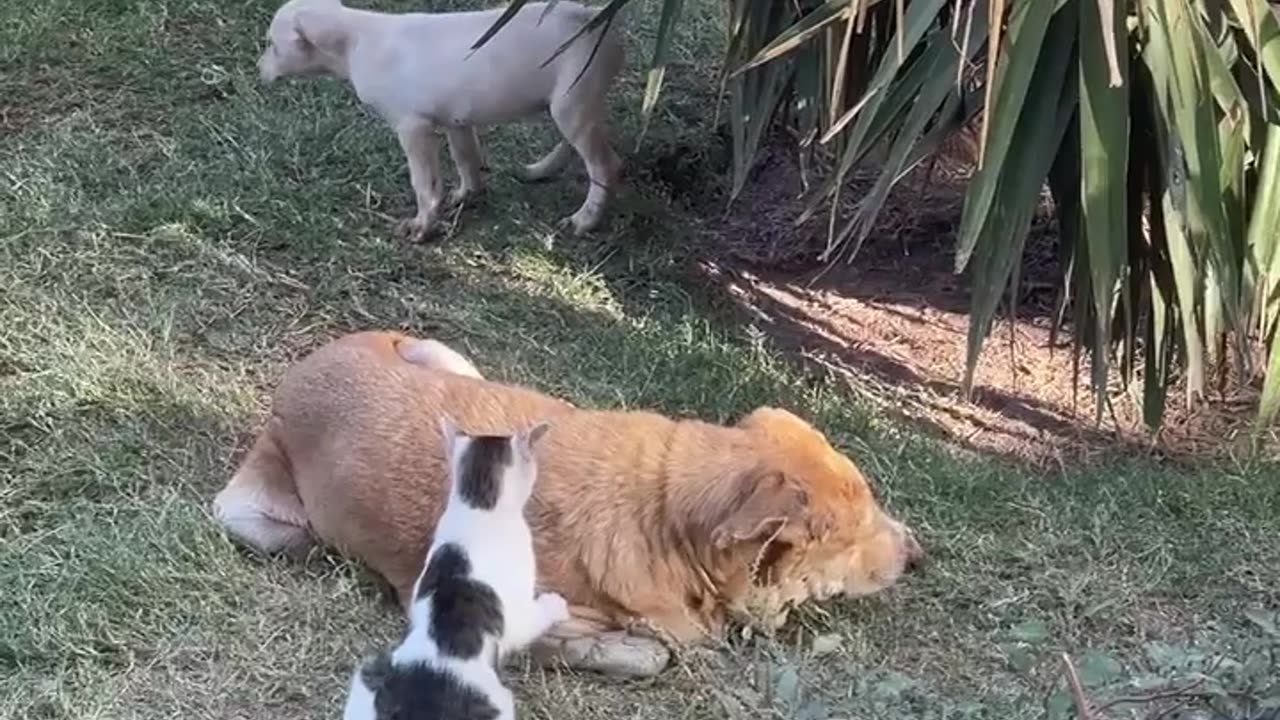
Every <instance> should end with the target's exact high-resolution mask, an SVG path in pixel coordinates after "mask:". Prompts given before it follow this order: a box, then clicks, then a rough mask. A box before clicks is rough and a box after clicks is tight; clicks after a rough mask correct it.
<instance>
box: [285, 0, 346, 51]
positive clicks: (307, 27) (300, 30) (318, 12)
mask: <svg viewBox="0 0 1280 720" xmlns="http://www.w3.org/2000/svg"><path fill="white" fill-rule="evenodd" d="M338 7H339V5H338V3H330V2H317V3H313V4H311V5H308V6H306V7H303V8H300V9H299V10H298V12H297V14H296V15H294V18H293V29H294V31H295V32H296V33H297V34H298V37H299V38H301V39H302V41H303V42H304V43H307V44H309V45H311V46H313V47H315V48H317V49H318V50H320V52H322V53H324V54H326V55H334V56H341V55H344V54H345V53H346V49H347V48H346V45H347V28H346V25H345V24H344V23H343V21H342V20H343V18H342V16H341V15H340V14H339V13H338V12H335V10H336V9H337V8H338Z"/></svg>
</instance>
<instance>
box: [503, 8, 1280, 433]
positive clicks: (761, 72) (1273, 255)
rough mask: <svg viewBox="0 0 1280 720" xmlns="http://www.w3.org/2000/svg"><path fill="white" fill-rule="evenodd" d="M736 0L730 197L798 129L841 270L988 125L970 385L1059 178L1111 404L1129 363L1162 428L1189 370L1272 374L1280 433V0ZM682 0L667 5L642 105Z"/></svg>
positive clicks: (729, 53) (1071, 281) (962, 253)
mask: <svg viewBox="0 0 1280 720" xmlns="http://www.w3.org/2000/svg"><path fill="white" fill-rule="evenodd" d="M525 2H526V0H512V3H511V6H510V7H511V8H512V9H513V10H514V9H515V8H518V7H520V6H521V5H523V4H524V3H525ZM627 2H629V0H610V2H609V3H608V4H607V5H605V6H604V7H603V8H602V10H601V12H600V13H599V15H598V16H597V17H596V20H595V21H594V22H595V23H596V24H602V23H606V22H611V21H612V20H613V18H614V16H615V15H616V14H617V12H618V11H619V10H620V9H621V8H622V7H623V6H624V5H626V4H627ZM724 2H725V5H726V8H727V11H728V12H727V20H728V23H729V25H728V28H729V35H728V37H729V41H728V47H727V48H726V56H725V60H724V67H725V75H724V78H725V85H726V88H725V89H726V90H727V95H728V102H729V108H728V109H729V112H728V119H729V121H730V125H731V128H732V134H733V138H734V155H735V162H734V178H733V190H734V193H735V194H736V193H737V192H738V191H739V190H740V189H741V188H742V186H743V184H744V183H745V181H746V178H747V172H748V170H749V169H750V166H751V162H752V159H753V158H754V156H755V153H756V151H757V149H758V147H759V144H760V141H761V138H762V136H763V134H764V132H765V130H766V128H767V127H768V126H769V125H770V124H771V123H772V122H774V121H776V120H777V119H778V118H779V117H781V116H784V115H785V118H786V121H787V122H789V123H791V124H792V125H793V126H794V129H795V130H796V131H798V134H799V136H800V137H802V138H804V139H806V141H809V142H812V143H815V144H816V145H817V146H818V147H821V148H823V149H824V150H825V151H826V152H827V153H828V154H829V157H830V158H831V163H830V165H831V168H830V171H829V172H828V173H827V176H826V177H825V178H824V182H823V183H821V184H820V186H819V187H817V188H816V189H815V190H814V191H813V193H812V195H811V198H810V204H809V208H808V210H807V211H806V214H808V213H813V212H819V211H822V210H823V208H827V209H828V211H829V212H830V213H831V225H830V235H829V238H828V247H827V251H826V256H827V257H828V258H834V257H836V256H837V255H842V256H844V257H846V258H847V257H851V256H852V255H853V254H854V253H856V252H857V250H858V248H859V247H860V246H861V244H862V242H863V241H864V240H865V239H866V237H867V234H868V233H869V232H870V230H871V228H872V225H873V223H874V221H875V219H876V217H877V215H878V214H879V212H880V210H881V208H882V207H883V205H884V202H885V200H886V198H887V196H888V194H889V191H890V190H891V189H892V187H893V186H894V184H895V183H896V182H897V181H898V180H899V179H900V178H901V177H902V176H903V175H904V174H905V173H906V172H907V171H908V170H910V169H912V168H913V167H914V166H916V165H917V164H919V163H920V162H922V161H923V160H925V159H926V158H928V157H930V156H931V155H932V154H933V153H934V152H935V151H936V150H937V149H938V147H939V145H940V144H941V143H942V142H943V140H944V139H946V138H947V136H948V135H949V134H951V133H952V132H954V131H955V130H956V129H957V128H960V127H962V126H967V125H970V124H971V123H975V124H976V127H978V128H979V132H978V137H979V142H978V145H979V161H978V168H977V169H976V171H975V172H974V174H973V176H972V178H971V179H970V181H969V185H968V188H967V191H966V197H965V206H964V213H963V217H962V219H961V225H960V230H959V234H958V238H957V248H956V271H957V272H960V271H963V270H965V269H966V268H967V269H969V270H970V271H971V273H972V278H973V288H974V291H973V298H972V313H971V319H970V331H969V361H968V370H967V372H966V382H965V387H966V388H968V387H969V386H970V384H971V382H972V376H973V369H974V367H975V365H976V361H977V358H978V354H979V352H980V351H981V349H982V344H983V341H984V340H985V338H986V337H987V335H988V333H989V331H990V328H991V324H992V319H993V317H994V315H995V313H996V311H997V308H998V306H999V304H1000V299H1001V297H1002V296H1003V295H1004V293H1005V292H1006V291H1009V292H1010V297H1011V298H1016V297H1017V285H1018V268H1019V264H1020V263H1019V261H1020V259H1021V256H1022V251H1023V246H1024V242H1025V240H1026V237H1027V234H1028V231H1029V229H1030V225H1031V221H1032V219H1033V216H1034V213H1035V210H1036V208H1037V206H1038V203H1039V202H1040V197H1041V191H1042V189H1043V188H1044V187H1045V186H1046V185H1047V186H1048V187H1049V189H1050V191H1051V192H1052V195H1053V198H1054V206H1055V209H1056V214H1057V220H1058V226H1059V231H1060V234H1059V246H1060V253H1059V254H1060V258H1061V260H1062V263H1061V267H1062V268H1063V277H1062V282H1061V286H1060V291H1059V295H1058V313H1057V316H1058V319H1059V321H1060V322H1059V325H1062V324H1063V323H1064V321H1065V320H1066V319H1067V315H1068V314H1070V316H1071V322H1070V326H1071V327H1072V328H1073V330H1074V335H1075V340H1076V343H1075V345H1074V347H1075V348H1076V352H1077V353H1078V352H1080V351H1081V350H1085V351H1087V352H1088V353H1089V355H1090V358H1091V360H1092V368H1093V375H1092V380H1093V383H1092V384H1093V387H1094V390H1095V392H1096V394H1097V399H1098V403H1097V411H1098V413H1101V412H1102V410H1103V407H1104V405H1105V402H1106V398H1107V395H1106V392H1105V391H1106V386H1107V381H1108V379H1109V377H1110V375H1111V372H1112V370H1113V369H1114V370H1117V371H1118V373H1119V376H1120V377H1121V379H1122V380H1123V381H1124V382H1125V384H1126V385H1129V383H1130V381H1131V380H1133V379H1134V378H1135V377H1136V376H1139V375H1140V377H1141V385H1140V387H1141V394H1142V405H1143V414H1144V417H1145V419H1146V421H1147V423H1148V424H1149V425H1150V426H1152V427H1154V426H1157V425H1158V424H1159V422H1160V419H1161V417H1162V416H1163V413H1164V407H1165V398H1166V392H1167V389H1168V388H1169V387H1170V386H1171V384H1172V382H1173V381H1174V379H1175V378H1182V379H1183V380H1184V381H1185V383H1184V384H1185V387H1186V389H1187V392H1188V393H1189V394H1190V395H1193V396H1194V395H1201V394H1203V393H1204V391H1205V389H1206V384H1207V383H1208V382H1209V380H1208V378H1207V375H1208V371H1207V368H1213V367H1217V368H1233V369H1234V370H1235V371H1236V376H1237V377H1238V378H1243V379H1252V378H1257V377H1259V376H1261V377H1263V378H1264V382H1263V392H1262V397H1261V402H1260V407H1259V414H1258V423H1259V425H1260V426H1261V425H1264V424H1268V423H1270V422H1271V421H1273V420H1274V419H1275V417H1276V415H1277V412H1278V411H1280V341H1277V339H1276V336H1277V334H1278V333H1277V324H1278V323H1280V25H1278V24H1277V21H1276V17H1275V16H1274V15H1273V14H1272V11H1271V9H1270V8H1269V7H1268V4H1267V2H1266V0H893V1H892V2H890V1H889V0H826V2H817V1H816V0H724ZM682 8H683V0H664V2H663V6H662V11H661V12H662V14H661V18H660V22H659V33H658V37H657V40H656V46H655V48H654V54H653V58H652V62H651V66H650V70H649V83H648V88H647V90H646V93H645V99H644V110H645V111H646V112H648V111H650V110H651V109H652V107H653V105H654V103H655V101H656V99H657V97H658V93H659V91H660V89H661V85H662V78H663V70H664V67H665V62H666V59H665V58H666V50H667V48H668V47H669V45H670V41H671V36H672V34H673V33H674V32H675V30H676V28H677V27H678V25H679V18H680V14H681V10H682ZM502 23H503V21H500V22H499V23H498V25H496V26H495V27H494V28H493V29H492V30H491V32H492V31H496V30H497V29H498V28H499V27H500V26H501V24H502ZM486 37H487V36H486ZM478 44H479V43H478ZM783 111H785V112H783ZM873 150H874V151H877V152H878V153H879V155H878V156H879V158H881V162H882V166H881V169H880V171H879V175H878V179H877V181H876V182H875V184H874V185H873V186H872V187H871V189H870V191H869V193H868V194H867V196H866V197H865V198H864V199H863V200H862V201H861V202H860V203H858V208H857V210H856V211H855V212H854V213H853V214H852V216H851V217H849V218H847V219H842V218H841V217H840V215H839V213H838V208H840V207H842V205H841V204H840V203H839V196H840V193H841V190H842V188H843V187H844V186H845V185H846V178H847V177H848V175H849V173H850V171H851V170H853V169H854V168H855V167H857V166H858V165H859V164H860V163H862V162H864V161H865V160H867V159H868V157H869V155H870V153H871V152H872V151H873Z"/></svg>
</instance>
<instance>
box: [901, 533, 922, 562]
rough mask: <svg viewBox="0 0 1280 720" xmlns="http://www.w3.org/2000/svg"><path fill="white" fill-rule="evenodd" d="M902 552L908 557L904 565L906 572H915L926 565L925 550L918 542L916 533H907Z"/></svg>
mask: <svg viewBox="0 0 1280 720" xmlns="http://www.w3.org/2000/svg"><path fill="white" fill-rule="evenodd" d="M902 551H903V553H904V554H905V556H906V557H905V558H904V559H903V563H902V567H903V570H904V571H905V572H913V571H915V570H918V569H920V567H921V566H922V565H924V548H923V547H921V546H920V543H919V541H917V540H916V536H915V533H913V532H911V531H910V530H907V531H906V534H905V537H904V538H903V546H902Z"/></svg>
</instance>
